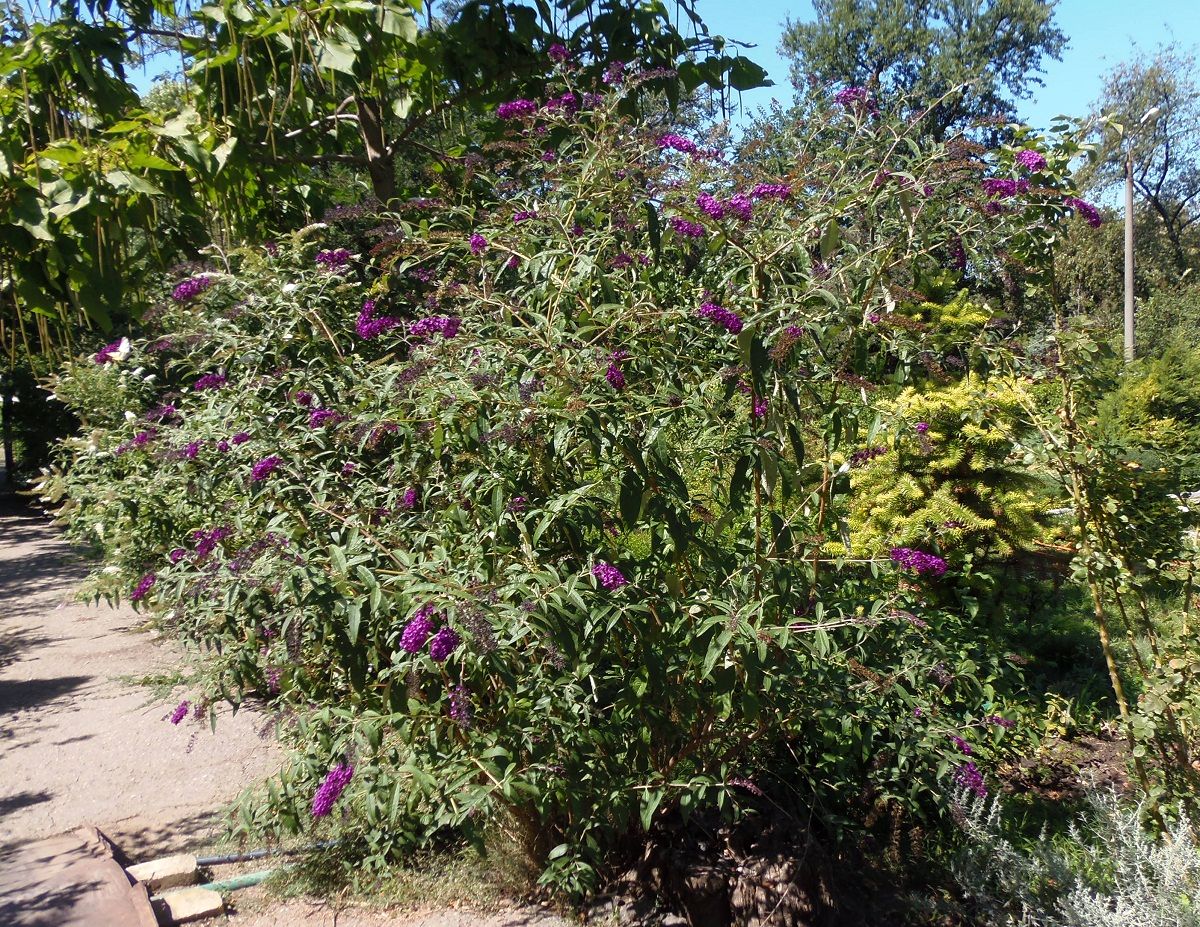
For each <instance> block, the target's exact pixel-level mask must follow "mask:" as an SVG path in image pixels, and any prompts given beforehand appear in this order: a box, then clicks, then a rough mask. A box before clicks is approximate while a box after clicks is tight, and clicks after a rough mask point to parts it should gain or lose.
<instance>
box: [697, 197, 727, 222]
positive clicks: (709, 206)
mask: <svg viewBox="0 0 1200 927" xmlns="http://www.w3.org/2000/svg"><path fill="white" fill-rule="evenodd" d="M696 205H697V206H699V207H700V211H701V212H703V213H704V214H705V215H708V216H711V217H712V218H714V219H723V218H725V207H724V206H723V205H722V204H721V202H720V201H719V200H718V199H717V198H716V197H715V196H713V195H712V194H711V193H701V194H700V195H699V196H698V197H696Z"/></svg>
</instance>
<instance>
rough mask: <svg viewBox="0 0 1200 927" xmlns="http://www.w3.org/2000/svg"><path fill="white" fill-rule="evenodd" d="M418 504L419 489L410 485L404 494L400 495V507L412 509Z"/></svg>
mask: <svg viewBox="0 0 1200 927" xmlns="http://www.w3.org/2000/svg"><path fill="white" fill-rule="evenodd" d="M416 504H417V491H416V490H415V489H414V488H413V487H411V486H410V487H408V489H406V490H404V495H403V496H401V497H400V507H401V508H402V509H412V508H413V507H415V506H416Z"/></svg>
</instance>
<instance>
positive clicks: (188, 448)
mask: <svg viewBox="0 0 1200 927" xmlns="http://www.w3.org/2000/svg"><path fill="white" fill-rule="evenodd" d="M203 443H204V442H203V441H189V442H188V443H187V444H185V445H184V446H183V447H181V448H179V449H178V450H176V451H172V452H171V453H170V455H168V456H170V457H174V458H175V459H176V460H195V459H196V457H197V456H198V455H199V454H200V446H201V445H202V444H203Z"/></svg>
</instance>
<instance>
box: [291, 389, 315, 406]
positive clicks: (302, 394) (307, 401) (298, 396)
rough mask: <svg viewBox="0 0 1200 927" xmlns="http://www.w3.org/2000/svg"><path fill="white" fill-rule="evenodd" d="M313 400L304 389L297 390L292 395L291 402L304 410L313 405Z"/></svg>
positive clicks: (310, 394)
mask: <svg viewBox="0 0 1200 927" xmlns="http://www.w3.org/2000/svg"><path fill="white" fill-rule="evenodd" d="M314 398H315V397H314V396H313V394H312V393H310V392H309V391H308V390H306V389H298V390H296V392H294V393H292V402H294V403H295V404H296V405H298V406H301V407H303V408H305V409H307V408H308V407H309V406H311V405H312V404H313V399H314Z"/></svg>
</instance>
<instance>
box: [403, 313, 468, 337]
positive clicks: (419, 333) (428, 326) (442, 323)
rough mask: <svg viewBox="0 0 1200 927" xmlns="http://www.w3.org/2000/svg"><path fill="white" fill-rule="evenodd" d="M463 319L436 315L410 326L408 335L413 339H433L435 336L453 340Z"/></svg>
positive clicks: (419, 320)
mask: <svg viewBox="0 0 1200 927" xmlns="http://www.w3.org/2000/svg"><path fill="white" fill-rule="evenodd" d="M460 325H462V319H459V318H456V317H454V316H447V315H434V316H429V317H428V318H425V319H418V320H417V321H416V322H413V323H412V324H411V325H410V326H408V334H409V335H410V336H411V337H413V338H431V337H433V335H435V334H439V335H441V336H442V337H443V338H453V337H454V336H455V335H457V334H458V329H459V326H460Z"/></svg>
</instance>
